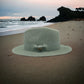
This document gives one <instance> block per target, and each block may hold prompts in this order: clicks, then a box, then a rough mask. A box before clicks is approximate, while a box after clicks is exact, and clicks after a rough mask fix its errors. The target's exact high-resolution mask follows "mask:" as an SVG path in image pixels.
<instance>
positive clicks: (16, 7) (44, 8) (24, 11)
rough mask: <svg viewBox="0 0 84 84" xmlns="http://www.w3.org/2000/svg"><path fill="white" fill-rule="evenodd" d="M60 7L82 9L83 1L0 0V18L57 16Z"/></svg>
mask: <svg viewBox="0 0 84 84" xmlns="http://www.w3.org/2000/svg"><path fill="white" fill-rule="evenodd" d="M60 6H65V7H69V8H71V9H74V8H77V7H84V0H0V18H2V19H3V18H14V17H17V18H18V17H28V16H36V17H40V16H47V17H51V16H57V15H58V14H59V12H58V11H57V8H59V7H60Z"/></svg>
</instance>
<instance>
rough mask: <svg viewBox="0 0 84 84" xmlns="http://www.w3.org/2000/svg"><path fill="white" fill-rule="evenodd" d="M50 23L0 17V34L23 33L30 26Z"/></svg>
mask: <svg viewBox="0 0 84 84" xmlns="http://www.w3.org/2000/svg"><path fill="white" fill-rule="evenodd" d="M50 24H52V23H46V22H44V21H20V20H13V19H0V36H5V35H12V34H18V33H24V32H25V31H26V30H28V29H30V28H32V27H42V26H47V25H50Z"/></svg>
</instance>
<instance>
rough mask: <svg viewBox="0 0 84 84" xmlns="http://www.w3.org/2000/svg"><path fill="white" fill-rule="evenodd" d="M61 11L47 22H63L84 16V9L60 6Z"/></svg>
mask: <svg viewBox="0 0 84 84" xmlns="http://www.w3.org/2000/svg"><path fill="white" fill-rule="evenodd" d="M57 10H58V11H59V15H58V16H57V17H55V18H53V19H51V20H49V21H47V22H61V21H68V20H73V19H77V18H80V19H81V18H84V11H78V9H77V8H76V10H77V11H72V10H71V9H69V8H66V7H63V6H62V7H60V8H58V9H57Z"/></svg>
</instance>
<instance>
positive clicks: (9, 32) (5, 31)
mask: <svg viewBox="0 0 84 84" xmlns="http://www.w3.org/2000/svg"><path fill="white" fill-rule="evenodd" d="M51 24H53V23H43V22H42V23H39V24H36V25H25V26H20V28H19V25H18V26H17V28H16V27H15V28H14V27H13V28H1V29H0V36H6V35H12V34H19V33H24V32H25V31H26V30H28V29H30V28H32V27H43V26H48V25H51Z"/></svg>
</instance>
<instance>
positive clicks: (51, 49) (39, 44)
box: [12, 27, 72, 57]
mask: <svg viewBox="0 0 84 84" xmlns="http://www.w3.org/2000/svg"><path fill="white" fill-rule="evenodd" d="M71 51H72V48H71V47H70V46H67V45H62V44H61V43H60V37H59V31H58V30H56V29H51V28H47V27H37V28H31V29H28V30H27V31H26V32H25V33H24V44H23V45H19V46H17V47H15V48H13V49H12V52H13V53H15V54H18V55H23V56H33V57H41V56H56V55H62V54H67V53H69V52H71Z"/></svg>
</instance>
